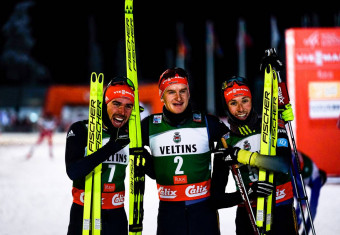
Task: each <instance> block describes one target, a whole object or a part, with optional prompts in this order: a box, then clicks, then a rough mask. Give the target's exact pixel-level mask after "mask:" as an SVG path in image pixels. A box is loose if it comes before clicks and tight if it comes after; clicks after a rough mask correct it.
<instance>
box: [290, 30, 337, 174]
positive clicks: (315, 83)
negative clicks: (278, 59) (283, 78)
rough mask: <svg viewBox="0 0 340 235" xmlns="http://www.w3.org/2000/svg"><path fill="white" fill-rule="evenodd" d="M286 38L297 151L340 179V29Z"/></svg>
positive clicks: (294, 32)
mask: <svg viewBox="0 0 340 235" xmlns="http://www.w3.org/2000/svg"><path fill="white" fill-rule="evenodd" d="M285 37H286V65H287V71H286V72H287V86H288V92H289V95H290V99H291V104H292V106H293V111H294V115H295V120H294V121H293V122H292V125H293V130H294V135H295V139H296V143H297V148H298V150H299V151H301V152H303V153H305V154H307V155H308V156H310V157H311V158H312V159H313V160H314V162H315V163H316V164H317V165H318V167H319V168H321V169H323V170H325V171H326V172H327V174H328V175H330V176H339V175H340V129H339V127H338V126H337V122H338V120H339V116H340V28H292V29H288V30H286V32H285Z"/></svg>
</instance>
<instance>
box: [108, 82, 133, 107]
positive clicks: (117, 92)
mask: <svg viewBox="0 0 340 235" xmlns="http://www.w3.org/2000/svg"><path fill="white" fill-rule="evenodd" d="M116 98H127V99H129V100H130V101H131V102H132V103H134V101H135V93H134V92H133V90H132V88H131V87H129V86H128V85H126V84H117V85H114V86H109V87H108V88H107V90H106V92H105V103H106V104H108V103H109V102H110V101H111V100H113V99H116Z"/></svg>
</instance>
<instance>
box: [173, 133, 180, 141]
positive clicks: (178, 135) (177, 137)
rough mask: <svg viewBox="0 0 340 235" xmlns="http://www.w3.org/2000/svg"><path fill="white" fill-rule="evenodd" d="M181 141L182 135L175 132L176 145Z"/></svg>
mask: <svg viewBox="0 0 340 235" xmlns="http://www.w3.org/2000/svg"><path fill="white" fill-rule="evenodd" d="M181 140H182V139H181V135H180V134H179V132H175V134H174V138H173V141H174V142H175V143H176V144H178V143H180V142H181Z"/></svg>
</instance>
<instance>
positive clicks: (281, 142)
mask: <svg viewBox="0 0 340 235" xmlns="http://www.w3.org/2000/svg"><path fill="white" fill-rule="evenodd" d="M256 126H257V128H255V130H250V129H247V128H246V127H244V126H243V127H242V126H240V127H239V128H241V129H240V133H241V134H236V133H233V132H230V135H229V138H228V139H227V143H228V145H231V146H234V147H239V148H241V149H245V150H248V151H251V152H260V143H261V119H260V118H259V119H258V120H257V123H256ZM276 153H277V155H280V156H286V157H287V158H289V159H290V158H291V148H290V144H289V140H288V135H287V132H286V129H285V124H284V121H283V120H280V119H279V120H278V137H277V147H276ZM240 171H241V174H242V178H243V181H244V184H245V185H247V184H248V185H249V184H251V183H252V182H254V181H257V180H258V176H259V170H258V168H257V167H251V166H249V165H242V164H240ZM274 180H275V186H276V205H280V204H287V203H292V202H293V187H292V183H291V175H290V174H283V173H275V176H274Z"/></svg>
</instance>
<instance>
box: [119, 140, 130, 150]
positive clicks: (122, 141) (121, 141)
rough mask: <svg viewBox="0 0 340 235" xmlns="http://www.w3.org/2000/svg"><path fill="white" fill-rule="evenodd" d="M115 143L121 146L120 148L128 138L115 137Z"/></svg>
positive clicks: (124, 145) (123, 146)
mask: <svg viewBox="0 0 340 235" xmlns="http://www.w3.org/2000/svg"><path fill="white" fill-rule="evenodd" d="M115 143H116V145H118V146H121V147H122V149H123V148H125V147H126V146H127V145H128V144H129V143H130V138H129V137H127V138H117V139H116V141H115Z"/></svg>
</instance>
